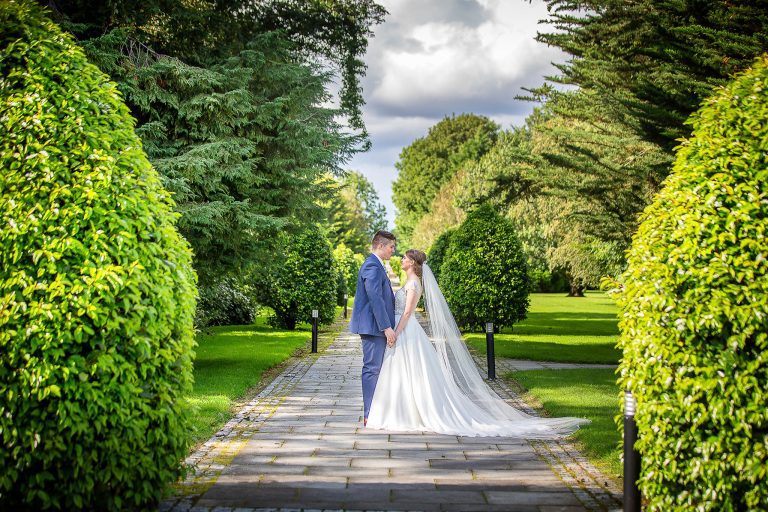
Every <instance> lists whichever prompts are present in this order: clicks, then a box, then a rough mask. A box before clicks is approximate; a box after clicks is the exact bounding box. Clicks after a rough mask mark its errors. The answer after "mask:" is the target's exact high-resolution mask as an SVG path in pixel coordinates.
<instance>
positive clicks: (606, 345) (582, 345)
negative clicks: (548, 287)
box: [465, 292, 621, 364]
mask: <svg viewBox="0 0 768 512" xmlns="http://www.w3.org/2000/svg"><path fill="white" fill-rule="evenodd" d="M617 335H618V327H617V316H616V306H615V304H614V303H613V301H612V300H611V299H610V298H608V297H607V296H606V295H605V294H604V293H602V292H588V293H587V296H586V297H565V296H563V294H553V293H534V294H531V307H530V310H529V312H528V318H527V319H525V320H524V321H522V322H520V323H519V324H515V325H514V326H513V328H506V329H504V330H503V331H502V333H500V334H496V336H495V352H496V356H498V357H507V358H511V359H528V360H534V361H557V362H568V363H605V364H616V363H618V361H619V358H620V357H621V353H620V352H619V351H618V350H617V349H616V348H615V345H616V337H617ZM465 338H466V340H467V343H468V344H469V345H470V346H471V347H472V348H474V349H475V350H477V351H478V352H480V353H483V354H484V353H485V334H482V333H466V336H465Z"/></svg>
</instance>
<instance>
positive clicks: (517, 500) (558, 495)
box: [485, 491, 581, 506]
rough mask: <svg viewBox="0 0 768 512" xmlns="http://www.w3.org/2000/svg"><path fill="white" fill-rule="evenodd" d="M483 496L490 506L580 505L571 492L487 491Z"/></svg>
mask: <svg viewBox="0 0 768 512" xmlns="http://www.w3.org/2000/svg"><path fill="white" fill-rule="evenodd" d="M485 495H486V496H487V497H488V503H490V504H492V505H539V506H540V505H572V506H580V505H581V503H580V502H579V500H578V499H577V498H576V496H575V495H574V494H573V493H572V492H534V491H487V492H486V493H485Z"/></svg>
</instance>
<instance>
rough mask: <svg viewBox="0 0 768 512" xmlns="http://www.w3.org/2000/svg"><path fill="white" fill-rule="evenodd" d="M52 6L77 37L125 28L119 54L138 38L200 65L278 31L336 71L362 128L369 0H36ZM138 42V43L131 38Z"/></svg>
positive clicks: (371, 19)
mask: <svg viewBox="0 0 768 512" xmlns="http://www.w3.org/2000/svg"><path fill="white" fill-rule="evenodd" d="M40 2H41V3H44V4H47V5H50V6H52V7H53V9H54V10H55V11H57V12H58V13H60V14H61V15H62V16H63V18H64V21H67V22H68V23H67V28H68V29H70V30H72V31H74V32H75V33H77V34H78V37H79V38H80V39H81V40H89V39H96V38H99V37H101V36H102V35H104V34H108V33H109V32H110V31H111V30H114V29H125V30H128V31H129V35H130V37H131V39H130V40H129V41H128V42H127V43H126V47H125V48H124V50H125V52H126V53H140V52H141V51H142V50H141V46H140V45H144V46H147V47H149V48H151V49H152V50H153V51H156V52H158V53H160V54H163V55H169V56H173V57H176V58H178V59H180V60H181V61H183V62H185V63H186V64H189V65H192V66H197V67H204V68H205V67H208V66H209V65H210V64H211V63H212V62H219V61H221V60H222V59H225V58H227V57H229V56H231V55H237V54H239V53H240V52H241V51H243V50H245V49H246V48H247V47H248V45H249V44H250V43H252V42H253V41H254V40H255V39H257V38H258V36H260V35H261V34H264V33H266V32H273V31H277V30H279V31H282V32H283V33H284V34H286V36H287V37H288V38H289V39H290V40H291V41H293V42H294V43H295V44H296V45H298V47H299V49H300V50H301V52H302V53H303V54H304V55H306V56H307V57H309V58H312V59H317V60H322V61H323V62H325V63H327V64H330V65H331V66H332V67H333V68H334V69H335V70H336V71H338V72H339V73H340V75H341V78H342V90H341V98H340V99H341V108H342V110H343V111H344V112H346V113H347V115H348V116H349V119H350V124H351V126H353V127H355V128H358V129H362V128H363V122H362V117H361V112H360V108H361V107H362V105H363V103H364V102H363V98H362V90H361V87H360V77H361V76H362V75H363V74H364V73H365V64H364V63H363V61H362V57H363V55H365V52H366V49H367V46H368V38H369V37H371V35H372V32H371V27H372V26H374V25H377V24H379V23H381V22H382V21H384V16H385V15H386V14H387V12H386V10H385V9H384V8H383V7H382V6H381V5H379V4H377V3H376V2H374V1H372V0H256V1H252V0H210V1H206V2H189V1H186V0H147V1H142V2H135V1H131V0H107V1H104V2H92V1H89V0H68V1H63V0H52V1H49V0H40ZM137 43H138V44H137Z"/></svg>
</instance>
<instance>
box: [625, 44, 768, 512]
mask: <svg viewBox="0 0 768 512" xmlns="http://www.w3.org/2000/svg"><path fill="white" fill-rule="evenodd" d="M690 124H691V125H692V126H693V134H692V136H691V138H690V139H689V140H686V141H685V142H683V144H682V145H681V146H680V147H679V148H678V151H677V159H676V162H675V165H674V167H673V170H672V174H671V175H670V177H669V178H668V179H667V181H666V183H665V186H664V188H663V189H662V191H661V192H660V193H659V194H658V196H657V197H656V199H655V200H654V202H653V204H651V205H650V206H649V207H648V208H647V209H646V210H645V213H644V214H643V218H642V225H641V226H640V229H639V230H638V232H637V234H636V235H635V238H634V241H633V244H632V248H631V250H630V251H629V255H628V256H629V258H628V261H629V267H628V270H627V271H626V273H625V274H624V275H623V277H622V282H623V288H622V289H621V290H620V291H619V292H617V297H618V301H619V306H620V311H621V322H620V328H621V336H620V339H619V346H620V347H621V348H622V349H623V350H624V357H623V359H622V361H621V367H620V370H621V384H622V385H623V387H625V388H628V389H631V390H632V391H633V392H634V394H635V396H636V398H637V402H638V405H637V416H636V418H637V424H638V429H639V434H640V435H639V441H638V444H637V447H638V449H639V451H640V453H641V454H642V461H643V462H642V471H641V477H640V489H641V491H642V493H643V495H644V496H645V497H646V498H647V499H648V510H658V511H662V510H663V511H673V510H679V511H683V510H685V511H688V510H700V511H705V510H718V511H719V510H727V511H733V510H739V511H741V510H755V511H757V510H768V407H766V404H768V278H766V276H768V240H767V239H766V237H767V236H768V156H766V155H767V154H768V58H766V57H763V58H761V59H760V60H759V61H758V62H757V63H756V65H755V66H754V68H753V69H752V70H750V71H747V72H746V73H744V74H742V75H740V76H739V77H738V78H737V79H736V80H735V81H734V82H732V83H731V84H730V85H728V86H727V87H725V88H723V89H721V90H720V91H718V92H717V93H716V94H715V95H714V96H713V97H712V98H711V99H709V100H707V101H706V102H705V103H704V105H703V106H702V108H701V110H700V111H699V112H698V113H697V114H696V115H694V116H693V117H692V119H691V121H690Z"/></svg>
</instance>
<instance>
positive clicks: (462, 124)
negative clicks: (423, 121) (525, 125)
mask: <svg viewBox="0 0 768 512" xmlns="http://www.w3.org/2000/svg"><path fill="white" fill-rule="evenodd" d="M497 131H498V126H497V125H496V124H495V123H493V122H492V121H491V120H490V119H488V118H486V117H483V116H478V115H475V114H461V115H459V116H455V115H454V116H451V117H446V118H445V119H443V120H442V121H440V122H439V123H437V124H436V125H435V126H433V127H432V128H430V129H429V133H428V134H427V135H426V136H425V137H423V138H420V139H417V140H416V141H414V142H413V143H412V144H411V145H409V146H408V147H406V148H405V149H403V151H402V152H401V153H400V159H399V160H398V162H397V163H396V164H395V167H397V169H398V171H399V173H398V176H397V179H396V180H395V182H394V183H393V184H392V194H393V196H392V199H393V201H394V203H395V206H396V207H397V210H398V211H397V219H396V221H395V225H396V228H397V234H398V238H399V239H400V240H401V242H402V243H404V244H405V245H408V244H409V243H410V238H411V235H412V233H413V230H414V229H415V227H416V225H417V224H418V221H419V219H421V217H423V216H424V215H425V214H426V213H428V212H429V211H430V208H431V206H432V201H433V200H434V198H435V196H436V195H437V193H438V191H439V190H440V188H441V187H442V186H443V184H445V183H446V182H448V181H450V179H451V178H452V177H453V176H454V174H456V172H458V170H459V169H460V168H461V167H462V166H463V165H464V164H465V163H466V162H469V161H472V160H476V159H478V158H480V157H481V156H482V155H484V154H485V153H486V152H487V151H488V150H489V149H491V147H493V145H494V143H495V141H496V136H497Z"/></svg>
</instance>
